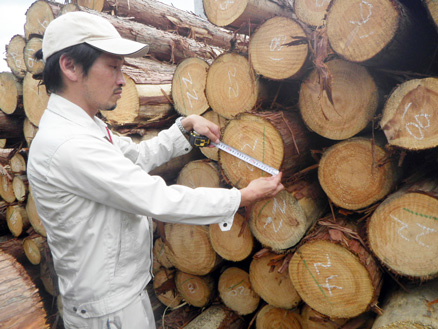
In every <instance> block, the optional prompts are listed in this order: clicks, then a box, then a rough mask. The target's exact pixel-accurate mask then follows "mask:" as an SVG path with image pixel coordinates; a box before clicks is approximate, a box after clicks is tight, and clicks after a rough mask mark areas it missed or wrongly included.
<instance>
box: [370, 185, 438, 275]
mask: <svg viewBox="0 0 438 329" xmlns="http://www.w3.org/2000/svg"><path fill="white" fill-rule="evenodd" d="M437 208H438V201H437V200H436V199H435V198H434V197H432V196H429V195H426V194H423V193H415V192H412V193H402V192H400V193H395V194H393V195H391V196H390V197H388V198H387V199H386V200H385V201H384V202H383V203H382V204H381V205H380V206H379V207H378V208H377V209H376V211H375V212H374V213H373V215H372V217H371V218H370V220H369V222H368V239H369V243H370V247H371V250H372V251H373V252H374V254H375V255H376V256H377V257H378V258H379V259H380V261H381V262H383V264H384V265H385V266H386V267H387V268H389V269H390V270H391V271H393V272H395V273H396V274H399V275H402V276H407V277H411V278H416V279H421V280H429V279H432V278H434V277H438V260H437V257H436V248H434V244H435V241H436V234H433V233H434V232H438V218H437V217H436V209H437ZM389 242H390V243H389ZM420 255H421V256H420Z"/></svg>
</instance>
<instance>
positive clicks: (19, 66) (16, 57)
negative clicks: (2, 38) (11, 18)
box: [6, 35, 26, 79]
mask: <svg viewBox="0 0 438 329" xmlns="http://www.w3.org/2000/svg"><path fill="white" fill-rule="evenodd" d="M25 46H26V40H25V39H24V37H23V36H21V35H14V36H13V37H12V39H11V40H10V41H9V44H8V45H6V62H7V64H8V67H9V68H10V69H11V72H12V73H13V74H14V75H15V76H16V77H18V78H20V79H22V78H24V76H25V75H26V65H25V63H24V47H25Z"/></svg>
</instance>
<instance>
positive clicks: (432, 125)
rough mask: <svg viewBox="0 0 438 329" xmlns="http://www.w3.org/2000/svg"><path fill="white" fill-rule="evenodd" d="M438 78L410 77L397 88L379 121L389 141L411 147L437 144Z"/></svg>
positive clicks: (418, 147)
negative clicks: (410, 78)
mask: <svg viewBox="0 0 438 329" xmlns="http://www.w3.org/2000/svg"><path fill="white" fill-rule="evenodd" d="M437 106H438V79H436V78H425V79H413V80H409V81H407V82H405V83H403V84H401V85H400V86H398V87H397V89H395V90H394V91H393V92H392V94H391V96H390V98H389V99H388V101H387V102H386V104H385V107H384V109H383V116H382V120H381V121H380V125H381V127H382V130H383V131H384V133H385V135H386V138H387V139H388V142H389V143H390V144H391V145H394V146H398V147H401V148H404V149H408V150H422V149H430V148H434V147H436V146H437V145H438V118H437V116H436V115H434V113H435V112H436V107H437Z"/></svg>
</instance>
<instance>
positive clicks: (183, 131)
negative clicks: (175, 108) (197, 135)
mask: <svg viewBox="0 0 438 329" xmlns="http://www.w3.org/2000/svg"><path fill="white" fill-rule="evenodd" d="M184 118H185V117H179V118H177V119H176V120H175V123H176V125H177V126H178V128H179V130H180V131H181V132H182V133H183V134H184V135H188V134H189V131H188V130H187V129H186V128H184V125H183V124H182V122H181V121H182V120H183V119H184Z"/></svg>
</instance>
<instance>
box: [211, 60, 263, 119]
mask: <svg viewBox="0 0 438 329" xmlns="http://www.w3.org/2000/svg"><path fill="white" fill-rule="evenodd" d="M205 93H206V96H207V101H208V104H210V106H211V108H212V109H213V111H215V112H216V113H218V114H220V115H221V116H223V117H225V118H227V119H231V118H232V117H234V116H236V115H237V114H239V113H242V112H247V111H250V110H252V109H253V108H254V106H255V105H256V102H257V100H260V98H261V96H262V95H263V94H262V89H261V86H260V84H259V80H258V79H256V77H255V74H254V71H253V69H252V68H251V66H250V63H249V61H248V59H247V58H246V57H244V56H242V55H239V54H236V53H226V54H223V55H221V56H219V57H218V58H216V59H215V60H214V62H213V63H212V64H211V66H210V69H209V70H208V74H207V84H206V89H205Z"/></svg>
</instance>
